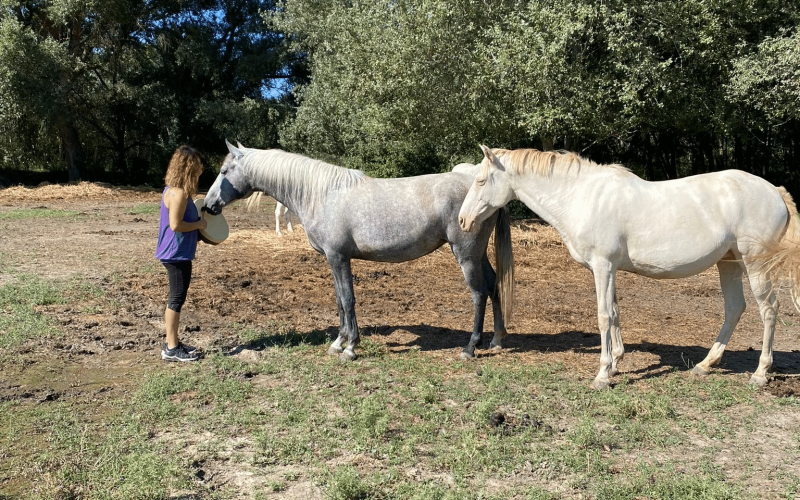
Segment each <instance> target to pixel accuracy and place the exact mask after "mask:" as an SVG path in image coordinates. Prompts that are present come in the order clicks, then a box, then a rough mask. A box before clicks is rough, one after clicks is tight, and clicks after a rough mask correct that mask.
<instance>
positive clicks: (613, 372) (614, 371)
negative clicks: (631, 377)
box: [608, 368, 619, 377]
mask: <svg viewBox="0 0 800 500" xmlns="http://www.w3.org/2000/svg"><path fill="white" fill-rule="evenodd" d="M614 375H619V369H618V368H611V369H610V370H608V376H609V377H613V376H614Z"/></svg>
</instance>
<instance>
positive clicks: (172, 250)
mask: <svg viewBox="0 0 800 500" xmlns="http://www.w3.org/2000/svg"><path fill="white" fill-rule="evenodd" d="M202 172H203V164H202V162H201V161H200V155H199V154H198V153H197V151H195V150H194V149H193V148H190V147H189V146H181V147H179V148H178V149H176V150H175V153H173V154H172V159H171V160H170V161H169V167H168V168H167V175H166V177H164V184H166V187H165V188H164V192H163V194H162V195H161V220H160V222H159V227H158V246H157V247H156V258H157V259H159V260H160V261H161V263H162V264H164V267H165V268H166V269H167V275H168V276H169V297H168V299H167V308H166V310H165V311H164V324H165V325H166V330H167V333H166V342H165V343H164V346H163V348H162V349H161V359H164V360H167V361H195V360H197V359H198V358H199V357H200V356H199V354H198V352H197V350H196V349H195V348H193V347H191V346H188V345H185V344H183V343H181V341H180V339H179V338H178V326H179V325H180V321H181V308H182V307H183V304H184V302H186V293H187V291H188V290H189V282H190V281H191V279H192V260H193V259H194V255H195V251H196V250H197V236H198V234H197V233H198V230H199V229H205V228H206V226H207V225H208V223H207V222H206V221H205V220H204V219H201V218H200V217H199V214H198V213H197V207H195V204H194V202H193V201H192V198H193V197H194V195H195V194H197V182H198V180H199V179H200V174H201V173H202Z"/></svg>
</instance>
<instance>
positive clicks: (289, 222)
mask: <svg viewBox="0 0 800 500" xmlns="http://www.w3.org/2000/svg"><path fill="white" fill-rule="evenodd" d="M281 210H283V216H284V218H285V219H286V230H287V231H289V232H290V233H292V232H294V229H292V219H291V217H290V215H291V213H290V212H289V207H287V206H284V205H283V204H282V203H281V202H279V201H277V202H275V232H276V233H278V236H282V234H281Z"/></svg>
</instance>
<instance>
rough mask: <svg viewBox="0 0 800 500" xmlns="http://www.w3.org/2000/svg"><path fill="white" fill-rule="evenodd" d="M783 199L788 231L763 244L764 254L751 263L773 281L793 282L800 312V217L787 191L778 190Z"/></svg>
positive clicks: (793, 295) (793, 289)
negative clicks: (782, 279)
mask: <svg viewBox="0 0 800 500" xmlns="http://www.w3.org/2000/svg"><path fill="white" fill-rule="evenodd" d="M776 189H777V190H778V193H779V194H780V195H781V198H783V203H784V205H785V206H786V212H787V213H788V215H789V220H788V221H787V223H786V230H785V231H784V233H783V236H781V237H780V238H779V239H777V240H773V241H767V242H762V245H763V246H764V252H762V253H761V254H759V255H756V256H755V257H753V258H752V259H751V260H750V262H751V263H754V264H755V265H756V266H757V267H758V268H759V269H761V270H764V271H766V272H768V273H769V274H771V275H772V276H773V279H777V278H788V279H789V281H790V282H791V293H792V299H793V300H794V304H795V307H797V308H798V310H800V301H798V299H800V297H799V295H800V217H798V215H797V206H796V205H795V203H794V200H793V199H792V195H791V194H789V192H788V191H786V189H784V188H783V186H781V187H777V188H776Z"/></svg>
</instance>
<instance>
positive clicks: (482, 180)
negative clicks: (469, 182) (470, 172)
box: [475, 178, 486, 186]
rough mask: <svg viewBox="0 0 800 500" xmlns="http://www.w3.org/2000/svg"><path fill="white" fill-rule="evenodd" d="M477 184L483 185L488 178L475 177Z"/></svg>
mask: <svg viewBox="0 0 800 500" xmlns="http://www.w3.org/2000/svg"><path fill="white" fill-rule="evenodd" d="M475 184H477V185H478V186H483V185H484V184H486V179H483V178H481V179H475Z"/></svg>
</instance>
